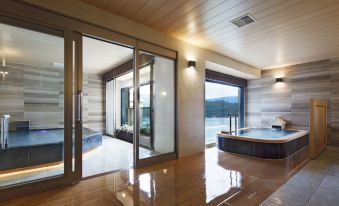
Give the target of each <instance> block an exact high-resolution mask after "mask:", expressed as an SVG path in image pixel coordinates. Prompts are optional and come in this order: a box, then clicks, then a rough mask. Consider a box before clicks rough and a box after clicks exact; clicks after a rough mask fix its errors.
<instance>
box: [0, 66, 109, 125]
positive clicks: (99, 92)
mask: <svg viewBox="0 0 339 206" xmlns="http://www.w3.org/2000/svg"><path fill="white" fill-rule="evenodd" d="M0 70H1V71H7V72H9V74H8V75H6V78H5V79H4V78H2V75H1V76H0V115H3V114H9V115H11V118H10V130H11V131H15V122H16V121H21V120H29V121H30V128H31V129H52V128H63V127H64V73H63V72H64V70H63V69H62V68H52V67H51V68H50V67H39V66H30V65H24V64H16V63H9V62H7V63H6V67H2V68H1V69H0ZM84 91H85V92H84V100H85V102H84V103H86V104H85V110H84V120H85V126H88V127H90V128H91V127H93V128H94V129H100V130H99V131H104V130H103V125H104V123H105V117H104V109H105V107H104V106H103V105H104V104H105V102H104V96H103V94H104V87H103V82H102V80H101V76H99V75H95V74H84Z"/></svg>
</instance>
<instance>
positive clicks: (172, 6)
mask: <svg viewBox="0 0 339 206" xmlns="http://www.w3.org/2000/svg"><path fill="white" fill-rule="evenodd" d="M82 1H84V2H86V3H89V4H91V5H93V6H96V7H99V8H102V9H105V10H107V11H109V12H112V13H114V14H117V15H120V16H123V17H126V18H128V19H130V20H133V21H136V22H138V23H141V24H143V25H146V26H149V27H152V28H154V29H157V30H160V31H163V32H165V33H168V34H170V35H172V36H174V37H175V38H178V39H180V40H183V41H185V42H188V43H191V44H194V45H197V46H199V47H203V48H206V49H209V50H212V51H216V52H218V53H221V54H224V55H226V56H229V57H232V58H234V59H237V60H239V61H242V62H244V63H247V64H250V65H253V66H256V67H259V68H262V69H265V68H273V67H278V66H282V65H291V64H297V63H305V62H311V61H315V60H320V59H326V58H335V57H338V56H339V1H338V0H82ZM247 13H249V14H251V15H252V16H253V17H254V18H255V19H256V22H254V23H252V24H249V25H246V26H244V27H241V28H238V27H236V26H235V25H233V24H231V23H230V20H232V19H234V18H236V17H239V16H241V15H243V14H247Z"/></svg>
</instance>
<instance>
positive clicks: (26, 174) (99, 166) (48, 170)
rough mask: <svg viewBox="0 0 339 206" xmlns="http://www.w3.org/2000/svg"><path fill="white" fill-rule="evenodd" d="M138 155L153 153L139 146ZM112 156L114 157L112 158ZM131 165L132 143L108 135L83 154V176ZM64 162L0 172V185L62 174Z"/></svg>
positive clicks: (143, 156)
mask: <svg viewBox="0 0 339 206" xmlns="http://www.w3.org/2000/svg"><path fill="white" fill-rule="evenodd" d="M139 151H140V157H142V158H145V157H150V156H152V155H155V153H154V152H153V151H151V150H148V149H145V148H143V147H140V150H139ZM112 157H114V159H112ZM132 166H133V144H131V143H129V142H125V141H122V140H119V139H115V138H112V137H108V136H103V139H102V145H101V146H100V147H98V148H96V149H94V150H92V151H90V152H88V153H86V154H84V155H83V177H88V176H92V175H96V174H100V173H105V172H110V171H115V170H121V169H122V170H127V169H130V168H131V167H132ZM63 167H64V164H58V165H53V166H49V167H43V168H38V169H36V170H23V171H20V172H14V173H10V174H8V173H7V174H0V187H2V186H7V185H12V184H16V183H23V182H28V181H31V180H37V179H42V178H47V177H51V176H56V175H60V174H63V172H64V170H63Z"/></svg>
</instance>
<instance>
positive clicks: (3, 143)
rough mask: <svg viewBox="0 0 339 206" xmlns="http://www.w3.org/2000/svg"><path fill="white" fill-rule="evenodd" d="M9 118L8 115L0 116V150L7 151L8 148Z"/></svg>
mask: <svg viewBox="0 0 339 206" xmlns="http://www.w3.org/2000/svg"><path fill="white" fill-rule="evenodd" d="M9 118H10V115H8V114H7V115H6V114H5V115H2V117H1V119H0V124H1V134H0V148H1V149H7V148H8V126H9Z"/></svg>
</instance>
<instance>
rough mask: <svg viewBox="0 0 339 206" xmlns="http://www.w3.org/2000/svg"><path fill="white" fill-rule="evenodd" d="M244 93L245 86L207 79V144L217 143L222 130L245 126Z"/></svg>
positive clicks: (233, 129)
mask: <svg viewBox="0 0 339 206" xmlns="http://www.w3.org/2000/svg"><path fill="white" fill-rule="evenodd" d="M242 95H243V88H240V87H236V86H230V85H226V84H221V83H215V82H209V81H206V83H205V144H214V143H216V140H217V133H219V132H220V131H222V130H226V131H230V128H231V127H232V128H231V130H232V131H235V130H236V127H237V128H240V127H243V106H242V105H243V104H242V99H243V98H242ZM231 115H232V118H231V122H230V116H231Z"/></svg>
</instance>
